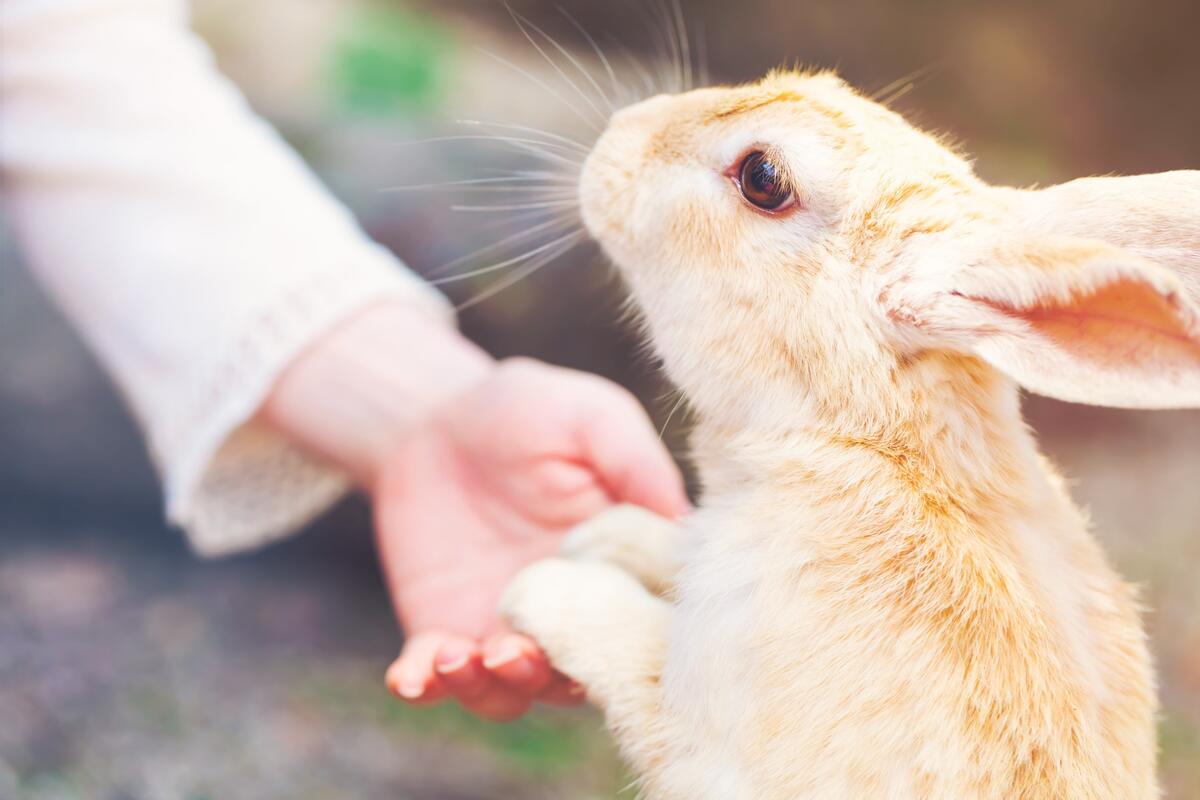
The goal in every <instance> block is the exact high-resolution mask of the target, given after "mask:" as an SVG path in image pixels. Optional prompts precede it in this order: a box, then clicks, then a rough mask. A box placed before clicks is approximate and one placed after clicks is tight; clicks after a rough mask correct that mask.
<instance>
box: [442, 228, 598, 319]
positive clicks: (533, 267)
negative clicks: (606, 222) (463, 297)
mask: <svg viewBox="0 0 1200 800" xmlns="http://www.w3.org/2000/svg"><path fill="white" fill-rule="evenodd" d="M584 236H586V234H585V233H584V232H583V231H576V232H574V233H572V234H568V235H567V236H566V237H563V238H562V239H561V240H559V241H561V244H560V245H559V246H558V247H557V248H555V249H553V250H549V251H547V252H545V253H543V254H542V255H541V256H540V257H538V258H535V259H534V260H533V261H531V262H530V263H529V264H527V265H525V266H523V267H521V268H520V269H518V270H517V271H516V272H514V273H513V274H512V275H510V276H509V277H507V278H504V279H502V280H500V281H497V282H496V283H495V284H494V285H493V286H490V287H489V288H487V289H485V290H484V291H482V292H480V293H479V294H477V295H476V296H474V297H472V298H471V299H470V300H467V301H466V302H464V303H461V304H460V305H459V306H458V307H457V310H458V311H463V310H464V309H467V308H470V307H471V306H474V305H478V304H479V303H482V302H483V301H485V300H487V299H489V298H491V297H494V296H496V295H497V294H499V293H500V292H502V291H504V290H505V289H507V288H509V287H510V286H512V285H514V284H516V283H518V282H520V281H522V280H524V279H525V278H527V277H529V276H530V275H532V274H533V273H535V272H537V271H538V270H539V269H541V268H542V267H544V266H545V265H546V264H549V263H550V262H551V261H554V260H555V259H556V258H558V257H559V256H561V255H563V254H564V253H566V252H567V251H569V250H570V249H571V248H573V247H574V246H575V245H577V244H578V243H579V241H580V239H582V238H583V237H584Z"/></svg>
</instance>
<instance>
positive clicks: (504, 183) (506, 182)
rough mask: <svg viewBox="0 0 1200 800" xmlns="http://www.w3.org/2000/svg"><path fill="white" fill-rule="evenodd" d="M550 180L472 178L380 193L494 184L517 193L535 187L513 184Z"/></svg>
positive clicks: (385, 190)
mask: <svg viewBox="0 0 1200 800" xmlns="http://www.w3.org/2000/svg"><path fill="white" fill-rule="evenodd" d="M548 180H549V179H548V178H534V177H521V176H513V177H505V178H470V179H467V180H461V181H438V182H436V183H410V184H405V185H403V186H388V187H385V188H383V189H380V190H379V191H380V192H412V191H417V190H424V189H434V190H438V189H454V188H456V187H467V189H465V190H466V191H469V190H470V187H474V186H476V185H478V184H493V185H495V188H497V189H499V190H505V191H514V192H515V191H525V190H526V189H530V188H533V187H529V186H513V185H511V184H518V183H520V184H529V183H534V182H540V183H542V184H545V185H548V183H547V181H548ZM568 182H569V183H572V184H573V183H574V181H573V180H562V181H559V184H560V185H565V184H567V183H568Z"/></svg>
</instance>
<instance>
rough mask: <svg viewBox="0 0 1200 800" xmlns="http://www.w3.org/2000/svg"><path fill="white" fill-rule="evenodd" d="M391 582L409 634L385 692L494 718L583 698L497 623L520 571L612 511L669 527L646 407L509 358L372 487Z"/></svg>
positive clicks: (412, 439) (677, 489) (596, 381)
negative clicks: (631, 509)
mask: <svg viewBox="0 0 1200 800" xmlns="http://www.w3.org/2000/svg"><path fill="white" fill-rule="evenodd" d="M373 493H374V500H375V503H374V506H375V509H376V530H377V533H378V538H379V549H380V553H381V558H382V560H383V565H384V571H385V574H386V576H387V580H388V585H389V588H390V590H391V592H392V597H393V600H394V602H395V604H396V609H397V613H398V615H399V617H400V619H401V622H402V623H403V625H404V627H405V630H406V631H407V632H408V640H407V642H406V645H405V648H404V651H403V652H402V654H401V657H400V658H399V659H397V661H396V662H395V664H393V666H392V668H391V669H390V670H389V673H388V684H389V687H391V688H392V690H393V691H394V692H396V693H397V694H398V695H399V696H401V697H402V698H404V699H406V700H409V701H412V702H433V701H436V700H440V699H442V698H444V697H446V696H448V695H453V696H455V697H457V698H458V699H459V700H460V702H462V703H463V704H464V705H465V706H466V707H467V708H469V709H470V710H472V711H474V712H475V713H478V714H480V715H482V716H486V717H490V718H493V719H508V718H512V717H514V716H518V715H520V714H521V713H523V712H524V711H525V710H526V709H527V708H528V707H529V705H530V703H531V702H532V701H533V699H535V698H539V699H543V700H547V701H550V702H562V703H570V702H576V701H578V700H579V699H580V697H579V694H578V692H576V691H573V687H572V686H570V685H569V683H568V682H567V681H566V680H565V679H564V678H563V677H562V676H560V675H557V674H555V673H554V672H553V671H552V670H551V668H550V666H549V665H548V664H547V662H546V660H545V657H544V656H543V655H542V653H541V651H540V650H539V649H538V648H537V646H536V645H535V644H534V643H532V642H530V641H529V640H528V639H526V638H525V637H522V636H519V635H517V634H514V633H511V632H506V631H504V630H502V629H501V628H500V626H499V623H498V621H497V617H496V605H497V602H498V600H499V597H500V594H501V593H502V592H503V590H504V588H505V586H506V585H507V583H508V581H509V580H510V579H511V578H512V576H513V575H514V574H515V573H516V572H517V571H518V570H519V569H521V567H523V566H525V565H526V564H528V563H529V562H531V561H533V560H535V559H537V558H540V557H543V556H546V555H549V554H551V553H552V552H554V550H555V549H556V548H557V547H558V544H559V540H560V539H561V537H562V536H563V535H564V534H565V533H566V532H567V531H568V530H569V529H570V528H571V527H572V526H574V525H576V524H577V523H579V522H582V521H583V520H586V519H588V518H590V517H592V516H594V515H595V514H597V513H599V512H600V511H602V510H603V509H605V508H607V507H608V506H610V505H612V504H614V503H621V502H628V503H637V504H640V505H643V506H645V507H647V508H649V509H651V510H652V511H655V512H657V513H659V514H663V515H664V516H669V517H675V516H678V515H680V514H682V513H684V512H685V511H686V509H687V500H686V498H685V496H684V493H683V488H682V482H681V480H680V477H679V472H678V470H677V469H676V467H675V465H674V464H673V462H672V461H671V459H670V456H669V455H668V454H667V453H666V451H665V450H664V449H663V448H662V446H661V444H660V443H659V441H658V437H657V436H656V435H655V432H654V430H653V428H652V426H651V425H650V422H649V420H648V419H647V417H646V415H645V413H644V411H643V410H642V409H641V407H640V406H639V405H638V404H637V402H636V400H634V398H633V397H632V396H631V395H629V394H628V393H627V392H625V391H624V390H623V389H620V388H619V387H617V386H615V385H613V384H611V383H609V382H607V381H605V380H603V379H601V378H598V377H595V376H591V375H585V374H583V373H578V372H574V371H571V370H566V369H561V368H556V367H549V366H546V365H544V364H540V363H537V362H532V361H526V360H512V361H508V362H505V363H503V364H501V365H500V366H499V367H498V368H497V369H496V370H495V371H494V372H493V373H492V375H491V376H490V377H489V378H487V379H485V380H484V381H483V382H482V383H480V384H478V385H477V386H476V387H475V388H473V389H472V390H470V391H468V392H467V393H466V394H464V395H462V396H461V397H459V398H458V399H457V400H456V401H455V402H452V403H451V404H449V405H447V406H445V407H444V408H442V409H440V410H439V412H438V413H437V414H436V415H434V417H433V418H431V419H430V420H428V421H427V422H426V423H424V424H422V425H421V426H420V427H419V428H418V429H416V430H415V431H413V433H412V434H411V435H410V436H408V437H406V439H405V440H404V441H403V442H402V443H401V444H400V445H399V446H398V447H397V448H396V450H395V452H394V453H393V455H392V456H391V457H390V458H389V459H388V461H387V465H386V467H385V468H384V469H383V470H382V471H381V473H380V476H379V479H378V480H377V482H376V485H375V487H374V492H373Z"/></svg>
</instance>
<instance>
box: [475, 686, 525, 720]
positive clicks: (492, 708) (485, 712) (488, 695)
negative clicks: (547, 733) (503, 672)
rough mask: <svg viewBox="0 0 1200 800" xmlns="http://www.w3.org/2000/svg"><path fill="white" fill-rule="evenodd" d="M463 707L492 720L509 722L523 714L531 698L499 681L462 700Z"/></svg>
mask: <svg viewBox="0 0 1200 800" xmlns="http://www.w3.org/2000/svg"><path fill="white" fill-rule="evenodd" d="M460 702H461V703H462V706H463V708H465V709H466V710H467V711H470V712H471V713H472V714H474V715H476V716H478V717H483V718H484V719H490V720H492V721H493V722H510V721H512V720H514V719H516V718H517V717H519V716H521V715H522V714H524V713H525V712H526V711H528V710H529V707H530V706H531V705H533V698H531V697H529V696H527V695H523V694H520V693H518V692H514V691H513V690H512V689H508V688H506V687H505V686H504V685H502V684H501V683H500V682H499V681H494V682H493V683H492V688H491V689H489V690H488V691H487V692H485V693H484V694H483V695H481V696H479V697H476V698H473V699H471V700H462V701H460Z"/></svg>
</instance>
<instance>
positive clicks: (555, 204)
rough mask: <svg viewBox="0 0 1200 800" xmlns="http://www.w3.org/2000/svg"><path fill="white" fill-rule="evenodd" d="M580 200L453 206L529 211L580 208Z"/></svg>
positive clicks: (460, 209)
mask: <svg viewBox="0 0 1200 800" xmlns="http://www.w3.org/2000/svg"><path fill="white" fill-rule="evenodd" d="M578 207H579V202H578V201H577V200H575V199H574V198H572V199H569V200H547V201H545V202H541V203H514V204H511V205H501V206H451V207H450V209H451V210H452V211H484V212H493V211H527V210H529V209H533V208H578Z"/></svg>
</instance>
